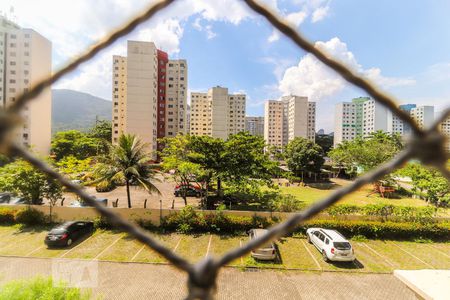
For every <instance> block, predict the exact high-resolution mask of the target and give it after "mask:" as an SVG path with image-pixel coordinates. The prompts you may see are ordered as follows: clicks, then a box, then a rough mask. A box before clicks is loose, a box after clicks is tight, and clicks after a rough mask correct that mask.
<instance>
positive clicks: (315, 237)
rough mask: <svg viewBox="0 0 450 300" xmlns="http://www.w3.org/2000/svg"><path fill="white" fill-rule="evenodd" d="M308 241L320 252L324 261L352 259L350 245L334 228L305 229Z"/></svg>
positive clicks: (352, 254)
mask: <svg viewBox="0 0 450 300" xmlns="http://www.w3.org/2000/svg"><path fill="white" fill-rule="evenodd" d="M306 235H307V237H308V242H310V243H311V244H313V245H314V246H316V248H317V249H318V250H319V251H320V253H322V257H323V260H324V261H330V260H331V261H354V260H355V251H354V250H353V247H352V245H351V244H350V243H349V241H347V240H346V239H345V238H344V237H343V236H342V235H341V234H340V233H339V232H337V231H336V230H330V229H323V228H309V229H308V230H306Z"/></svg>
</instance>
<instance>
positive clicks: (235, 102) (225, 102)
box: [190, 86, 246, 140]
mask: <svg viewBox="0 0 450 300" xmlns="http://www.w3.org/2000/svg"><path fill="white" fill-rule="evenodd" d="M245 98H246V96H245V95H244V94H228V89H227V88H223V87H220V86H217V87H213V88H211V89H209V90H208V92H207V93H195V92H193V93H191V107H190V109H191V114H190V134H192V135H207V136H211V137H216V138H221V139H224V140H226V139H227V138H228V136H229V135H231V134H236V133H239V132H241V131H244V130H245V101H246V100H245Z"/></svg>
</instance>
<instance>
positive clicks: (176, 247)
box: [172, 236, 183, 252]
mask: <svg viewBox="0 0 450 300" xmlns="http://www.w3.org/2000/svg"><path fill="white" fill-rule="evenodd" d="M182 238H183V237H182V236H180V239H179V240H178V242H177V244H176V245H175V248H173V250H172V251H173V252H175V251H177V249H178V246H179V245H180V242H181V239H182Z"/></svg>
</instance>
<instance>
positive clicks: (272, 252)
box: [248, 229, 277, 260]
mask: <svg viewBox="0 0 450 300" xmlns="http://www.w3.org/2000/svg"><path fill="white" fill-rule="evenodd" d="M266 232H267V230H266V229H250V231H249V232H248V236H249V239H250V241H251V240H253V239H256V238H257V237H260V236H262V235H264V234H265V233H266ZM251 255H252V257H253V258H255V259H258V260H274V259H275V258H276V257H277V251H276V249H275V245H274V244H273V243H272V242H270V243H267V244H265V245H263V246H261V247H260V248H258V249H253V250H252V252H251Z"/></svg>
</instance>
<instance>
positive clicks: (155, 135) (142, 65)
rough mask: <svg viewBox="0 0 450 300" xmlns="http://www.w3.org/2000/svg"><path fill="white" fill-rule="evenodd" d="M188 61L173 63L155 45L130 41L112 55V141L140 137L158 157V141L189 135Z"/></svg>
mask: <svg viewBox="0 0 450 300" xmlns="http://www.w3.org/2000/svg"><path fill="white" fill-rule="evenodd" d="M186 90H187V62H186V60H170V59H169V57H168V55H167V53H165V52H164V51H161V50H159V49H157V48H156V46H155V44H154V43H152V42H142V41H128V42H127V57H124V56H113V91H112V94H113V106H112V116H113V125H112V126H113V132H112V141H113V143H117V141H118V137H119V136H120V135H121V134H124V133H130V134H135V135H137V136H138V137H139V138H140V139H141V140H142V141H143V142H145V143H146V144H148V150H149V151H152V153H153V158H156V156H155V153H156V150H158V149H159V150H161V145H160V144H158V139H159V138H163V137H171V136H175V135H177V134H178V133H179V132H181V133H185V132H186V101H187V95H186Z"/></svg>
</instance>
